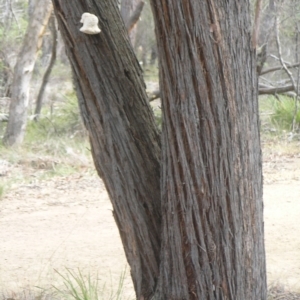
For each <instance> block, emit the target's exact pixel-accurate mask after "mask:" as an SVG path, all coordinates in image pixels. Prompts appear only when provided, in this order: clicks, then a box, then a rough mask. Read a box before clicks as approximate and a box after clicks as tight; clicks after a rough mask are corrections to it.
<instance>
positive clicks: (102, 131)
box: [53, 0, 161, 299]
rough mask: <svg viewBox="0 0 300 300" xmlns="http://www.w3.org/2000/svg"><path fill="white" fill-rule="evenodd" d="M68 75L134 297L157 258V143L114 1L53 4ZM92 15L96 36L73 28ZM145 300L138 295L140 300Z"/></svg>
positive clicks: (153, 272)
mask: <svg viewBox="0 0 300 300" xmlns="http://www.w3.org/2000/svg"><path fill="white" fill-rule="evenodd" d="M53 5H54V9H55V13H56V17H57V20H58V25H59V29H60V31H61V33H62V36H63V38H64V42H65V46H66V50H67V54H68V56H69V59H70V63H71V66H72V69H73V73H74V82H75V86H76V90H77V95H78V99H79V105H80V109H81V114H82V116H83V120H84V123H85V125H86V127H87V129H88V131H89V135H90V141H91V145H92V154H93V158H94V162H95V165H96V168H97V171H98V173H99V175H100V177H101V178H102V179H103V181H104V183H105V186H106V188H107V191H108V193H109V196H110V199H111V201H112V204H113V208H114V211H113V215H114V218H115V220H116V223H117V225H118V228H119V232H120V236H121V239H122V242H123V245H124V250H125V253H126V257H127V260H128V263H129V264H130V267H131V275H132V279H133V283H134V287H135V291H136V294H137V297H138V299H142V298H141V297H142V296H144V297H146V295H148V296H149V295H150V294H151V293H153V291H154V289H155V284H156V281H157V276H158V272H159V253H160V225H161V214H160V139H159V135H158V131H157V128H156V126H155V121H154V116H153V112H152V110H151V107H150V106H149V103H148V98H147V94H146V91H145V84H144V82H143V79H142V70H141V68H140V66H139V64H138V61H137V59H136V58H135V55H134V52H133V50H132V47H131V45H130V42H129V39H128V34H127V32H126V31H125V27H124V25H123V22H122V20H121V16H120V12H119V9H118V7H117V5H116V3H115V1H111V0H102V1H97V2H93V9H91V8H90V7H88V5H87V4H86V1H84V0H80V1H79V0H78V1H76V5H74V2H72V1H65V0H53ZM86 11H92V12H93V13H94V14H95V15H96V16H97V17H98V18H99V26H100V28H101V30H102V31H101V33H100V34H97V35H86V34H84V33H82V32H80V31H79V28H80V23H79V21H80V19H81V15H82V13H84V12H86ZM145 299H146V298H145Z"/></svg>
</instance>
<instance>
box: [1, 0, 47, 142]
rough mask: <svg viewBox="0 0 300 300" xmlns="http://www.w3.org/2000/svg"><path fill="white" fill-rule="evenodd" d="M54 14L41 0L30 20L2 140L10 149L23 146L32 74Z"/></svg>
mask: <svg viewBox="0 0 300 300" xmlns="http://www.w3.org/2000/svg"><path fill="white" fill-rule="evenodd" d="M51 11H52V4H51V1H50V0H43V1H42V0H41V1H39V5H36V6H35V10H34V13H33V15H32V17H31V18H30V20H29V24H28V27H27V31H26V34H25V37H24V41H23V46H22V48H21V51H20V53H19V56H18V60H17V63H16V66H15V68H14V78H13V82H12V87H11V103H10V108H9V120H8V124H7V128H6V132H5V136H4V140H3V141H4V143H5V144H6V145H8V146H13V145H18V144H21V143H22V141H23V138H24V133H25V128H26V123H27V108H28V102H29V88H30V81H31V77H32V71H33V68H34V65H35V62H36V58H37V51H38V49H39V48H40V46H41V42H42V38H43V34H44V31H45V29H46V27H47V24H48V21H49V18H50V15H51Z"/></svg>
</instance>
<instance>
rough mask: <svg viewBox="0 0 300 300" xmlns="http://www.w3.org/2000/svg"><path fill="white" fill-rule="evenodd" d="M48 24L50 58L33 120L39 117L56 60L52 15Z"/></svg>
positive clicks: (55, 37)
mask: <svg viewBox="0 0 300 300" xmlns="http://www.w3.org/2000/svg"><path fill="white" fill-rule="evenodd" d="M49 25H50V30H51V33H52V50H51V59H50V62H49V65H48V67H47V70H46V72H45V74H44V76H43V80H42V84H41V87H40V90H39V93H38V96H37V100H36V107H35V111H34V114H35V117H34V120H35V121H37V120H38V119H39V116H40V113H41V110H42V105H43V96H44V92H45V89H46V86H47V84H48V80H49V78H50V74H51V71H52V69H53V66H54V64H55V61H56V47H57V30H56V25H55V16H54V15H53V16H52V17H51V18H50V23H49Z"/></svg>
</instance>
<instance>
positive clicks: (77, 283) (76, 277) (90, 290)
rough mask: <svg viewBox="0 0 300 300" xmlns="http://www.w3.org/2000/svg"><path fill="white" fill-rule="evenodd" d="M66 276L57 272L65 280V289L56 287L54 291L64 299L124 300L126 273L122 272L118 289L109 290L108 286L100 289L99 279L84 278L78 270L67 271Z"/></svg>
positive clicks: (104, 285)
mask: <svg viewBox="0 0 300 300" xmlns="http://www.w3.org/2000/svg"><path fill="white" fill-rule="evenodd" d="M66 270H67V273H66V275H63V274H62V273H60V272H58V271H56V273H57V274H58V275H59V276H60V277H61V278H62V279H63V285H64V288H58V287H55V286H54V289H55V290H56V291H57V292H58V294H59V295H62V296H63V298H64V299H72V300H121V299H124V298H123V288H124V279H125V271H124V272H122V274H121V276H120V278H119V283H118V287H117V289H116V290H115V291H114V290H113V289H110V290H108V289H107V287H106V284H103V286H102V287H99V284H98V278H95V279H93V278H92V277H91V275H90V274H89V275H87V276H84V275H83V274H82V272H81V271H80V270H79V269H78V270H77V272H74V271H72V270H70V269H66Z"/></svg>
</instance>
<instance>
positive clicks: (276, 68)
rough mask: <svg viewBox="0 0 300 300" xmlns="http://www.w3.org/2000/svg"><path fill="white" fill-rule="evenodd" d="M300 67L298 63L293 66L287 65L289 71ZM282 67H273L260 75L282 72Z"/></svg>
mask: <svg viewBox="0 0 300 300" xmlns="http://www.w3.org/2000/svg"><path fill="white" fill-rule="evenodd" d="M299 66H300V63H296V64H292V65H286V67H287V68H288V69H292V68H296V67H299ZM282 68H283V67H282V65H281V66H277V67H273V68H269V69H267V70H264V71H262V72H261V73H260V75H264V74H267V73H271V72H275V71H279V70H282Z"/></svg>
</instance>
